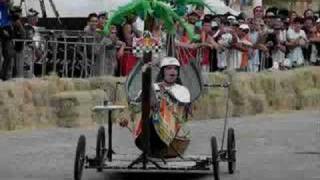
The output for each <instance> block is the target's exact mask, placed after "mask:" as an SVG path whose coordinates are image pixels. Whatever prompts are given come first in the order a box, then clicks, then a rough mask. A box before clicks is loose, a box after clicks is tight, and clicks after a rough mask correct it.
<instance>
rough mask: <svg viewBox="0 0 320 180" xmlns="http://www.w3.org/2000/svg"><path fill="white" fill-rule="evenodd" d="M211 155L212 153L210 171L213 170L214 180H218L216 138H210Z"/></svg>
mask: <svg viewBox="0 0 320 180" xmlns="http://www.w3.org/2000/svg"><path fill="white" fill-rule="evenodd" d="M211 153H212V170H213V177H214V180H219V179H220V175H219V173H220V172H219V161H218V159H219V154H218V145H217V139H216V137H214V136H212V137H211Z"/></svg>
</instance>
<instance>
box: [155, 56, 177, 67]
mask: <svg viewBox="0 0 320 180" xmlns="http://www.w3.org/2000/svg"><path fill="white" fill-rule="evenodd" d="M169 65H174V66H178V67H180V63H179V61H178V59H176V58H174V57H164V58H163V59H162V60H161V62H160V67H161V68H162V67H164V66H169Z"/></svg>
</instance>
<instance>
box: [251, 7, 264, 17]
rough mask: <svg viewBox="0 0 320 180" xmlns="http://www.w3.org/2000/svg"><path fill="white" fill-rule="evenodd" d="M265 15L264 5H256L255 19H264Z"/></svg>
mask: <svg viewBox="0 0 320 180" xmlns="http://www.w3.org/2000/svg"><path fill="white" fill-rule="evenodd" d="M263 16H264V9H263V7H262V6H256V7H255V8H254V9H253V18H254V19H263Z"/></svg>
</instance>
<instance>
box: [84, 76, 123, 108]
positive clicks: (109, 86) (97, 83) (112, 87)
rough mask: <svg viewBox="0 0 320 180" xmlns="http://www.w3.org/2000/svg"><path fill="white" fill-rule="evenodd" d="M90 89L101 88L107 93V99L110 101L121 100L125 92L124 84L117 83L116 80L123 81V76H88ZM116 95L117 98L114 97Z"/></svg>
mask: <svg viewBox="0 0 320 180" xmlns="http://www.w3.org/2000/svg"><path fill="white" fill-rule="evenodd" d="M89 81H90V87H91V89H101V90H103V91H105V93H106V94H107V97H108V100H109V101H112V102H116V101H120V102H123V101H124V100H125V99H124V98H125V97H126V96H125V93H124V91H123V88H124V86H122V85H120V86H119V85H118V86H117V84H116V83H117V82H124V78H117V77H112V76H102V77H95V78H90V79H89ZM116 97H117V99H116Z"/></svg>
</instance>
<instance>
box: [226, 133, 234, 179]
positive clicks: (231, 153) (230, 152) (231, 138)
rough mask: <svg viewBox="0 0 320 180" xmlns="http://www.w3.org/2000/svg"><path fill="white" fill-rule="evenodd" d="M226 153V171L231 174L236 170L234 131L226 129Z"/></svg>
mask: <svg viewBox="0 0 320 180" xmlns="http://www.w3.org/2000/svg"><path fill="white" fill-rule="evenodd" d="M227 153H228V170H229V173H230V174H233V173H234V171H235V169H236V140H235V137H234V129H233V128H229V129H228V139H227Z"/></svg>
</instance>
